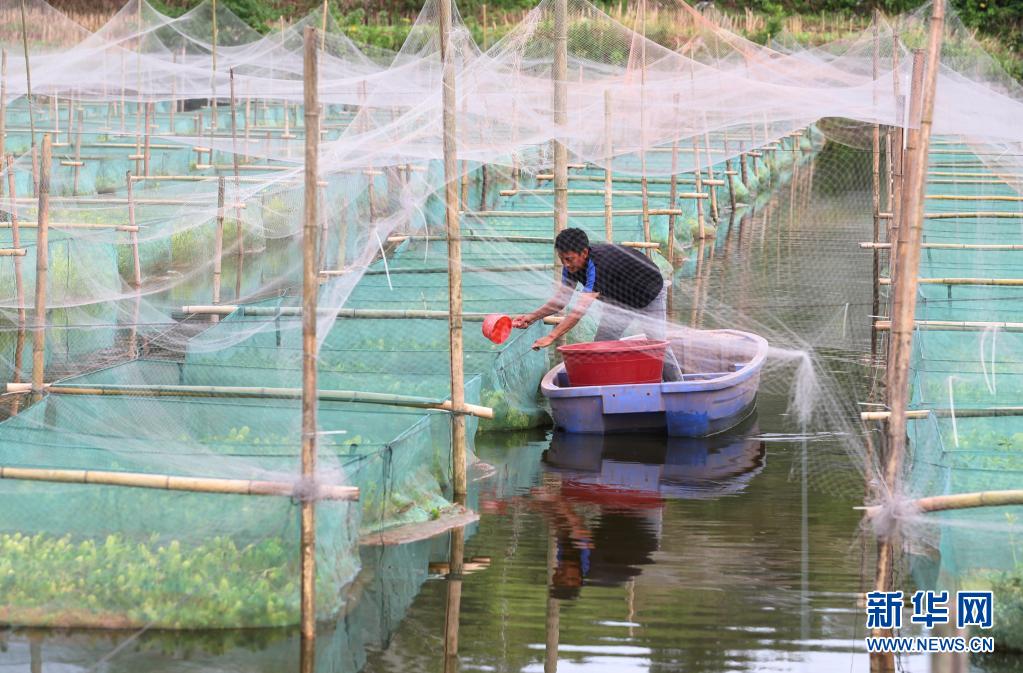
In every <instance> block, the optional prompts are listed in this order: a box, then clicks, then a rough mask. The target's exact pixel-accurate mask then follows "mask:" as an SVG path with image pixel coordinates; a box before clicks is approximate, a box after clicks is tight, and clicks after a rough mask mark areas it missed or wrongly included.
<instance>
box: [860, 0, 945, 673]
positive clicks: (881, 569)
mask: <svg viewBox="0 0 1023 673" xmlns="http://www.w3.org/2000/svg"><path fill="white" fill-rule="evenodd" d="M944 22H945V3H944V0H935V1H934V5H933V9H932V13H931V25H930V35H929V39H928V43H927V69H926V74H925V76H924V84H923V87H922V94H923V95H922V101H920V99H921V96H918V95H914V96H913V101H914V103H913V105H912V107H913V109H914V111H918V115H912V117H911V118H912V119H913V120H914V121H915V120H916V119H919V129H918V131H917V132H916V133H915V134H911V135H916V136H917V138H916V141H917V143H916V147H915V148H914V150H913V152H912V154H911V156H912V160H911V163H910V172H909V183H908V184H907V189H906V199H905V200H906V203H905V207H904V208H903V217H904V218H905V219H904V223H903V224H901V225H900V237H901V236H902V232H901V230H902V229H907V230H908V231H907V235H906V237H905V244H904V245H903V246H902V250H900V252H899V254H900V256H901V257H902V261H901V263H900V266H901V268H902V271H901V272H900V274H899V279H898V284H897V285H896V286H895V288H894V291H895V302H894V304H893V313H892V329H891V337H890V338H891V357H890V359H889V367H888V368H889V377H888V383H889V385H888V392H889V397H888V406H889V408H890V409H891V416H890V418H889V419H888V426H887V437H886V439H887V443H888V452H887V463H886V465H885V471H884V478H885V483H886V484H887V486H888V490H889V493H890V494H891V495H892V496H893V497H898V496H899V495H900V494H901V491H902V488H901V483H900V479H901V475H902V464H903V455H904V453H905V448H906V404H907V401H908V399H907V398H908V393H909V363H910V358H911V356H912V345H913V323H914V314H915V312H916V294H917V280H918V276H917V274H918V271H919V264H920V243H921V240H922V239H923V221H924V194H925V191H926V184H927V180H926V177H927V163H928V162H927V154H928V152H929V150H930V141H931V125H932V120H933V116H934V98H935V89H936V88H937V82H938V70H939V68H940V58H941V43H942V33H943V30H944ZM916 101H920V102H919V103H918V102H916ZM892 537H893V536H892V535H891V534H889V535H886V536H884V537H882V538H881V540H880V546H879V549H878V564H877V576H876V582H875V586H876V588H877V590H879V591H887V590H888V588H889V587H890V585H891V566H892V564H893V561H894V552H893V545H892V542H893V540H892ZM894 665H895V661H894V657H893V656H892V655H891V654H888V655H872V656H871V669H872V670H875V669H876V670H894Z"/></svg>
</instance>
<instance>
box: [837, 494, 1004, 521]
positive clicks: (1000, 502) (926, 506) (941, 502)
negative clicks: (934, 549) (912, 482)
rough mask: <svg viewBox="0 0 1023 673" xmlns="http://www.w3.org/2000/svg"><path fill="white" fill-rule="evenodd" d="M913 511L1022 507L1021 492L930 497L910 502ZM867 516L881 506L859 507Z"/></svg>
mask: <svg viewBox="0 0 1023 673" xmlns="http://www.w3.org/2000/svg"><path fill="white" fill-rule="evenodd" d="M910 502H911V504H912V505H913V508H914V509H917V510H919V511H920V512H943V511H946V510H950V509H973V508H976V507H1005V506H1007V505H1023V490H1005V491H978V492H976V493H954V494H950V495H932V496H928V497H926V498H917V499H915V500H911V501H910ZM857 509H862V510H864V511H866V513H867V516H875V515H876V514H878V513H879V512H880V511H881V506H879V505H872V506H870V507H860V508H857Z"/></svg>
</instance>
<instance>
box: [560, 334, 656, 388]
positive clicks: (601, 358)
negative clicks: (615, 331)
mask: <svg viewBox="0 0 1023 673" xmlns="http://www.w3.org/2000/svg"><path fill="white" fill-rule="evenodd" d="M667 348H668V342H667V341H654V340H652V339H629V340H627V341H594V342H592V343H582V344H570V345H568V346H559V347H558V352H559V353H561V355H562V357H564V358H565V370H566V373H567V374H568V381H569V383H570V384H571V385H573V386H614V385H622V384H628V383H660V381H661V369H662V367H663V363H664V352H665V351H666V350H667Z"/></svg>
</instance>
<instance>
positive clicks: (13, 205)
mask: <svg viewBox="0 0 1023 673" xmlns="http://www.w3.org/2000/svg"><path fill="white" fill-rule="evenodd" d="M7 195H8V197H9V198H10V204H9V207H8V212H10V214H11V245H12V246H13V247H15V248H20V247H21V231H20V227H19V226H18V194H17V191H16V190H15V187H14V155H11V154H8V155H7ZM14 287H15V294H16V295H17V298H18V329H19V330H21V331H24V329H25V280H24V278H23V277H22V274H21V257H15V258H14ZM18 355H19V356H20V349H19V351H18ZM18 368H19V369H20V368H21V367H20V364H19V365H18Z"/></svg>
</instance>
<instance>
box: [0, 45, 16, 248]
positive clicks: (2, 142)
mask: <svg viewBox="0 0 1023 673" xmlns="http://www.w3.org/2000/svg"><path fill="white" fill-rule="evenodd" d="M6 156H7V50H6V49H0V160H3V159H4V157H6ZM2 195H3V183H2V182H0V196H2ZM15 247H17V246H15Z"/></svg>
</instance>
